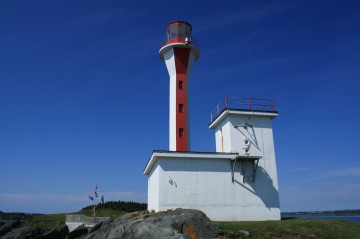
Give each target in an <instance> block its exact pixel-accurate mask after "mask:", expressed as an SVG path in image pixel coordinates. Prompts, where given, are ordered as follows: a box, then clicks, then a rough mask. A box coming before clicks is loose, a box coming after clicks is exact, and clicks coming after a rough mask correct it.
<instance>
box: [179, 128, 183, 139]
mask: <svg viewBox="0 0 360 239" xmlns="http://www.w3.org/2000/svg"><path fill="white" fill-rule="evenodd" d="M179 137H180V138H184V129H183V128H179Z"/></svg>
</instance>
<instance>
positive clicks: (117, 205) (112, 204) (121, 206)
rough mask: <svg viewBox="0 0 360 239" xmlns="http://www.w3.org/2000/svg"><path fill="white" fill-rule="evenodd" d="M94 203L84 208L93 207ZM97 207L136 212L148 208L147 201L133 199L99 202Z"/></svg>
mask: <svg viewBox="0 0 360 239" xmlns="http://www.w3.org/2000/svg"><path fill="white" fill-rule="evenodd" d="M92 208H93V205H89V206H87V207H84V208H83V209H82V210H87V209H92ZM96 208H97V209H100V208H104V209H112V210H117V211H124V212H136V211H143V210H146V209H147V203H140V202H133V201H107V202H105V203H98V204H97V205H96Z"/></svg>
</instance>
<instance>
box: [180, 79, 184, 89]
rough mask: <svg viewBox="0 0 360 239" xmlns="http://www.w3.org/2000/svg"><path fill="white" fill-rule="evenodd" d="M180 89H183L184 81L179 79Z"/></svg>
mask: <svg viewBox="0 0 360 239" xmlns="http://www.w3.org/2000/svg"><path fill="white" fill-rule="evenodd" d="M179 89H180V90H182V89H183V81H182V80H179Z"/></svg>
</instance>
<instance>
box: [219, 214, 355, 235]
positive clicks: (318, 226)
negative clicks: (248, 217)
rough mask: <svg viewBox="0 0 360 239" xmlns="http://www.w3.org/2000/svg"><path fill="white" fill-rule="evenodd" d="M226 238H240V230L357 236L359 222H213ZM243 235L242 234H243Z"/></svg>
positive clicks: (311, 220) (280, 233) (316, 220)
mask: <svg viewBox="0 0 360 239" xmlns="http://www.w3.org/2000/svg"><path fill="white" fill-rule="evenodd" d="M215 223H216V224H217V225H218V226H219V227H220V228H221V229H222V230H223V231H224V232H225V235H226V238H242V237H241V236H243V234H242V233H241V230H243V231H248V232H250V235H251V238H253V239H256V238H259V239H260V238H261V239H266V238H280V239H281V238H304V239H307V238H308V239H315V238H319V239H320V238H326V239H332V238H334V239H335V238H344V239H345V238H346V239H350V238H359V235H360V224H359V223H356V222H350V221H345V220H329V219H298V218H297V219H287V220H281V221H263V222H215ZM243 237H244V236H243Z"/></svg>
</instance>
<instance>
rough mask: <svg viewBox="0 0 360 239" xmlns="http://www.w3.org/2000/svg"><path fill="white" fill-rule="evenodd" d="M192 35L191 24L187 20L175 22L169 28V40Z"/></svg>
mask: <svg viewBox="0 0 360 239" xmlns="http://www.w3.org/2000/svg"><path fill="white" fill-rule="evenodd" d="M186 37H188V38H190V37H191V26H190V25H188V24H187V23H185V22H173V23H171V24H170V25H169V26H168V28H167V40H168V41H170V40H173V39H178V38H180V39H185V38H186Z"/></svg>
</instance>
